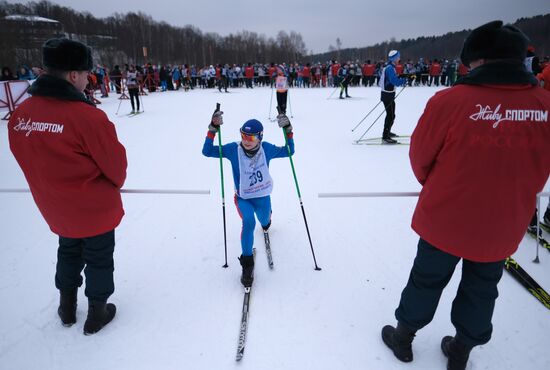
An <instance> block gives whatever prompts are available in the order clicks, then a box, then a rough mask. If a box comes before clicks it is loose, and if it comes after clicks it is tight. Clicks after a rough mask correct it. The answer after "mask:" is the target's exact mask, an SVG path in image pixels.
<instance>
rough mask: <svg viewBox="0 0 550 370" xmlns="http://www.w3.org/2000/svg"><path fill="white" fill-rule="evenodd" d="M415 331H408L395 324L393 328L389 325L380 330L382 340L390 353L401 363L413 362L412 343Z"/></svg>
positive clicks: (399, 324)
mask: <svg viewBox="0 0 550 370" xmlns="http://www.w3.org/2000/svg"><path fill="white" fill-rule="evenodd" d="M415 333H416V331H414V330H410V329H408V328H406V327H405V326H403V325H402V324H401V323H399V322H398V323H397V327H396V328H394V327H393V326H391V325H386V326H384V327H383V328H382V340H383V341H384V343H385V344H386V346H388V347H389V348H390V349H391V350H392V351H393V354H394V355H395V357H397V358H398V359H399V360H401V361H403V362H411V361H412V360H413V353H412V341H413V339H414V336H415Z"/></svg>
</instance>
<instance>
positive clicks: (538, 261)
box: [533, 197, 540, 263]
mask: <svg viewBox="0 0 550 370" xmlns="http://www.w3.org/2000/svg"><path fill="white" fill-rule="evenodd" d="M539 209H540V197H537V204H536V208H535V216H536V217H537V230H536V231H535V245H536V247H535V248H536V251H537V255H536V257H535V259H534V260H533V262H534V263H540V260H539V240H540V234H539V232H540V221H539V214H538V213H539Z"/></svg>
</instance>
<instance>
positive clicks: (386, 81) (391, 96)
mask: <svg viewBox="0 0 550 370" xmlns="http://www.w3.org/2000/svg"><path fill="white" fill-rule="evenodd" d="M400 58H401V55H400V54H399V52H398V51H397V50H392V51H390V52H389V53H388V64H386V66H385V67H384V69H383V70H382V73H381V75H380V87H381V88H382V93H381V97H380V100H382V103H384V108H385V109H386V119H385V120H384V132H383V133H382V144H397V141H396V140H394V139H393V138H394V137H396V136H397V135H396V134H394V133H393V132H391V127H392V126H393V121H394V120H395V86H405V84H406V83H407V80H406V79H405V78H399V77H397V73H396V72H395V64H397V63H398V62H399V60H400Z"/></svg>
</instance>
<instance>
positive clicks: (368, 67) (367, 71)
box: [363, 64, 375, 76]
mask: <svg viewBox="0 0 550 370" xmlns="http://www.w3.org/2000/svg"><path fill="white" fill-rule="evenodd" d="M374 71H375V65H374V64H365V65H364V66H363V76H373V75H374Z"/></svg>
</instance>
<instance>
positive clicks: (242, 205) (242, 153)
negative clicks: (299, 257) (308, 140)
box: [202, 111, 294, 287]
mask: <svg viewBox="0 0 550 370" xmlns="http://www.w3.org/2000/svg"><path fill="white" fill-rule="evenodd" d="M277 121H278V124H279V127H282V128H284V129H285V135H286V137H287V140H288V146H289V148H290V153H291V155H292V154H294V140H293V138H292V137H293V133H292V126H291V124H290V120H289V119H288V117H287V116H286V115H285V114H282V113H281V114H279V115H278V116H277ZM222 124H223V112H221V111H215V112H214V114H213V115H212V120H211V121H210V125H209V126H208V134H207V136H206V139H205V141H204V146H203V148H202V154H203V155H204V156H206V157H210V158H219V155H220V152H219V147H218V146H216V145H214V138H215V136H216V133H217V132H218V129H219V127H220V126H221V125H222ZM263 131H264V128H263V126H262V124H261V122H260V121H258V120H256V119H250V120H248V121H246V122H245V123H244V124H243V125H242V127H241V141H240V142H233V143H229V144H225V145H223V146H222V156H223V158H227V159H229V161H230V162H231V168H232V170H233V180H234V183H235V205H236V206H237V211H238V212H239V215H240V216H241V218H242V232H241V248H242V254H241V256H240V257H239V261H240V263H241V266H242V275H241V283H242V284H243V286H245V287H250V286H252V282H253V281H254V275H253V272H254V256H253V252H252V247H253V245H254V228H255V226H256V220H255V217H254V214H256V216H257V217H258V221H259V222H260V224H261V226H262V229H263V230H264V231H267V230H268V229H269V227H270V226H271V196H270V194H271V191H272V190H273V180H272V178H271V175H270V173H269V162H270V161H271V160H272V159H274V158H286V157H288V150H287V148H286V146H275V145H273V144H270V143H268V142H265V141H263Z"/></svg>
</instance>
